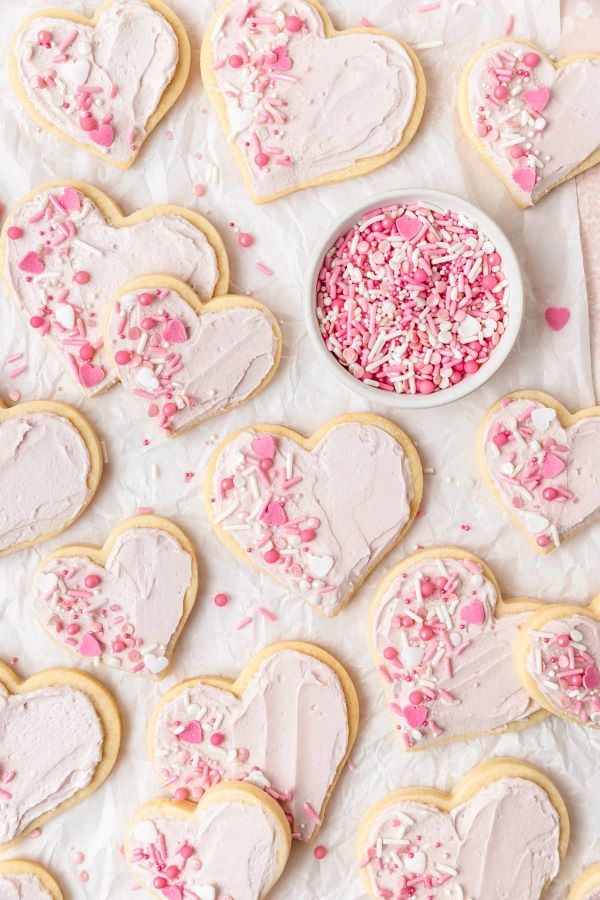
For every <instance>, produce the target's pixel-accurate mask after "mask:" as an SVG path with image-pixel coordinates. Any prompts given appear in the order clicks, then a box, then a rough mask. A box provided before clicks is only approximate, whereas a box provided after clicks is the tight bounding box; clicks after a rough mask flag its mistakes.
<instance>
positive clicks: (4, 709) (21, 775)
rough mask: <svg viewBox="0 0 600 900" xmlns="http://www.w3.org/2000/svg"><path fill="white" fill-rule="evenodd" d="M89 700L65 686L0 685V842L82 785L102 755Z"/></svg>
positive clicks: (100, 733) (98, 729) (97, 724)
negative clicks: (18, 688)
mask: <svg viewBox="0 0 600 900" xmlns="http://www.w3.org/2000/svg"><path fill="white" fill-rule="evenodd" d="M103 739H104V737H103V731H102V725H101V723H100V720H99V719H98V716H97V714H96V710H95V709H94V705H93V703H92V702H91V700H90V699H89V698H88V697H87V696H86V695H85V694H84V693H82V692H81V691H78V690H76V689H75V688H72V687H70V686H68V685H54V686H52V687H43V688H38V689H37V690H33V691H27V692H22V693H19V694H9V693H8V692H7V691H6V689H5V688H4V687H3V686H1V685H0V766H1V767H2V772H3V773H4V774H8V773H14V775H13V777H12V778H11V780H10V781H9V782H6V779H3V784H2V792H1V793H0V813H1V814H0V844H5V843H8V842H9V841H12V840H14V838H16V837H18V836H19V834H21V833H22V832H23V831H24V830H25V829H26V828H27V826H28V825H30V824H31V822H33V821H35V820H36V819H38V818H39V817H40V816H42V815H44V813H47V812H50V811H51V810H54V809H56V807H57V806H59V805H60V804H61V803H64V802H65V801H66V800H68V799H69V798H71V797H73V796H74V795H75V794H76V793H77V792H78V791H81V790H82V789H83V788H85V787H86V786H87V785H88V784H89V783H90V781H91V780H92V778H93V776H94V772H95V771H96V768H97V767H98V764H99V762H100V760H101V758H102V744H103Z"/></svg>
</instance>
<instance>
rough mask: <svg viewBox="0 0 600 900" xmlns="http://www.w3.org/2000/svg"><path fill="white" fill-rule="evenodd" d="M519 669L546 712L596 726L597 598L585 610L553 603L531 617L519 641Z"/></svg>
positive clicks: (599, 668)
mask: <svg viewBox="0 0 600 900" xmlns="http://www.w3.org/2000/svg"><path fill="white" fill-rule="evenodd" d="M517 667H518V671H519V675H520V677H521V680H522V682H523V685H524V686H525V688H526V690H527V691H528V692H529V694H530V695H531V697H532V698H534V699H535V701H536V702H537V703H539V704H540V705H541V706H543V707H545V708H546V709H547V710H548V711H549V712H551V713H554V714H555V715H557V716H562V717H563V718H565V719H569V720H571V721H574V722H578V723H579V724H581V725H586V726H587V727H589V728H598V727H600V597H597V598H596V599H595V600H593V601H592V603H591V604H590V606H589V607H582V606H574V605H567V604H551V605H549V606H548V607H545V608H544V609H543V610H540V611H538V612H537V613H536V614H535V615H534V616H532V617H531V618H530V619H529V620H528V622H527V623H526V626H525V628H524V630H523V632H522V634H521V635H520V636H519V639H518V642H517Z"/></svg>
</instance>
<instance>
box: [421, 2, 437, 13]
mask: <svg viewBox="0 0 600 900" xmlns="http://www.w3.org/2000/svg"><path fill="white" fill-rule="evenodd" d="M440 6H441V3H424V4H423V6H419V8H418V9H417V12H420V13H427V12H433V10H434V9H439V8H440Z"/></svg>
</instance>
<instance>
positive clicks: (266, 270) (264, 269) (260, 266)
mask: <svg viewBox="0 0 600 900" xmlns="http://www.w3.org/2000/svg"><path fill="white" fill-rule="evenodd" d="M256 268H257V269H258V271H259V272H262V273H263V275H273V269H270V268H269V267H268V266H265V264H264V263H261V262H258V263H256Z"/></svg>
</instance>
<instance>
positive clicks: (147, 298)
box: [138, 291, 156, 306]
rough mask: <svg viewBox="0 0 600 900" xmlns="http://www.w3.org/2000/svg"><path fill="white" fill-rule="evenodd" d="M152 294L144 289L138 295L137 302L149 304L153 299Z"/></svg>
mask: <svg viewBox="0 0 600 900" xmlns="http://www.w3.org/2000/svg"><path fill="white" fill-rule="evenodd" d="M155 299H156V298H155V296H154V294H149V293H148V292H147V291H144V293H143V294H140V295H139V297H138V303H139V304H140V306H151V305H152V303H154V301H155Z"/></svg>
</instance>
